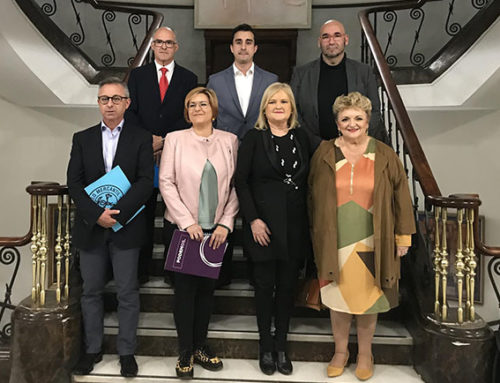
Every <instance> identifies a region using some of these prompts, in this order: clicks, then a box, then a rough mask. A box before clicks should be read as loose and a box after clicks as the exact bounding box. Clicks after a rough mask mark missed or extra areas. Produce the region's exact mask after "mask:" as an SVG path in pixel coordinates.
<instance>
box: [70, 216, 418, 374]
mask: <svg viewBox="0 0 500 383" xmlns="http://www.w3.org/2000/svg"><path fill="white" fill-rule="evenodd" d="M156 226H157V232H156V233H155V237H156V240H155V242H157V244H156V245H155V250H154V254H153V258H154V259H153V267H152V277H151V280H150V281H149V282H148V283H146V284H144V285H143V286H141V289H140V294H141V314H140V319H139V328H138V332H137V334H138V348H137V361H138V363H139V376H138V377H136V378H135V379H134V380H133V381H134V382H137V383H142V382H148V383H150V382H176V381H179V380H178V379H177V378H176V376H175V370H174V367H175V362H176V359H177V334H176V330H175V324H174V319H173V314H172V307H173V294H174V291H173V288H172V286H170V285H169V284H168V283H165V282H164V280H163V276H162V262H163V260H162V257H163V249H164V248H163V245H161V244H160V241H161V226H162V219H161V218H158V219H157V221H156ZM235 237H236V239H235V251H234V256H233V281H232V283H231V284H230V285H229V286H226V287H223V288H220V289H217V290H216V291H215V308H214V314H213V316H212V319H211V322H210V327H209V332H208V341H209V343H210V345H211V346H212V348H213V349H214V350H215V351H216V352H217V354H218V355H219V356H220V357H221V359H222V360H223V362H224V368H223V370H222V371H219V372H215V373H214V372H210V371H205V370H203V369H202V368H201V367H200V366H195V374H194V379H193V382H205V383H209V382H252V383H253V382H255V383H259V382H310V383H313V382H326V381H330V380H329V379H328V378H327V376H326V363H327V362H328V361H329V360H330V358H331V356H332V353H333V338H332V335H331V327H330V319H329V316H328V312H326V311H322V312H316V311H314V310H311V309H308V308H302V307H297V308H296V309H295V312H294V317H293V319H292V322H291V326H290V333H289V338H288V339H289V350H288V353H289V355H290V357H291V359H292V360H293V361H294V373H293V374H292V375H291V376H284V375H281V374H279V373H275V374H274V375H272V376H266V375H264V374H262V373H261V372H260V370H259V367H258V362H257V356H258V331H257V323H256V319H255V307H254V301H253V297H254V290H253V287H252V286H251V285H250V284H249V283H248V281H247V279H246V260H245V258H244V257H243V252H242V248H241V221H240V220H238V222H237V225H236V232H235ZM116 304H117V302H116V294H115V288H114V283H113V281H111V282H110V283H109V284H108V286H107V288H106V293H105V307H106V312H107V314H106V318H105V341H104V352H105V354H106V355H105V357H104V360H103V362H101V363H99V364H98V365H96V367H95V369H94V371H93V372H92V374H90V375H87V376H73V378H72V379H73V381H74V382H89V383H100V382H106V383H108V382H128V381H131V380H130V379H125V378H122V377H121V376H120V373H119V364H118V357H117V355H116V349H115V340H116V335H117V333H118V321H117V318H116V311H115V310H116ZM400 317H401V312H400V311H398V310H396V311H394V312H392V313H389V314H385V315H382V316H381V318H380V320H379V323H378V326H377V331H376V334H375V338H374V341H373V351H374V356H375V362H376V364H377V367H376V368H377V373H376V375H375V377H374V378H373V379H372V380H371V381H373V382H387V383H390V382H393V381H394V382H396V381H397V382H405V383H406V382H408V383H413V382H422V380H420V378H419V377H418V375H417V374H416V373H415V371H414V370H413V367H412V364H413V358H412V347H413V342H414V341H413V338H412V337H411V335H410V333H409V332H408V330H407V329H406V328H405V326H404V325H403V324H402V321H401V319H400ZM352 330H353V332H352V334H351V338H350V344H349V348H350V351H351V355H352V357H351V360H350V362H351V364H352V365H351V367H349V368H348V369H347V370H346V372H345V373H344V375H342V377H339V378H336V379H335V382H339V383H343V382H355V381H357V379H356V378H355V376H354V369H355V355H356V349H357V346H356V337H355V332H354V329H352Z"/></svg>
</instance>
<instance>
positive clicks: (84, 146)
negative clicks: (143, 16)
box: [67, 78, 153, 377]
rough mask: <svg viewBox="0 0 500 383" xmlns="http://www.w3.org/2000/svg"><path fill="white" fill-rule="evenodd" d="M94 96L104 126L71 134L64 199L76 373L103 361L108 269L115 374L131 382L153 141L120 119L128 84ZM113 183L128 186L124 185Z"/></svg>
mask: <svg viewBox="0 0 500 383" xmlns="http://www.w3.org/2000/svg"><path fill="white" fill-rule="evenodd" d="M98 94H99V95H98V97H97V101H98V104H99V110H100V112H101V114H102V121H101V123H99V124H97V125H95V126H93V127H91V128H88V129H86V130H83V131H81V132H78V133H75V135H74V136H73V146H72V149H71V157H70V160H69V164H68V172H67V184H68V189H69V194H70V196H71V198H72V199H73V201H74V203H75V206H76V216H75V223H74V227H73V233H72V234H73V244H74V245H75V246H76V247H77V248H78V249H79V253H80V269H81V274H82V279H83V292H82V297H81V308H82V316H83V327H84V344H85V352H84V354H82V356H81V358H80V360H79V362H78V363H77V365H76V366H75V368H74V370H73V373H75V374H77V375H86V374H88V373H90V371H92V369H93V367H94V364H95V363H98V362H99V361H101V359H102V343H103V329H104V325H103V320H104V307H103V299H102V292H103V290H104V285H105V284H106V282H107V275H108V273H107V265H108V264H111V265H112V267H113V275H114V279H115V283H116V288H117V296H118V321H119V333H118V336H117V344H116V348H117V351H118V354H119V355H120V364H121V371H120V372H121V375H122V376H126V377H131V376H136V375H137V372H138V367H137V363H136V361H135V358H134V353H135V349H136V330H137V323H138V319H139V286H138V281H137V267H138V259H139V251H140V248H141V246H142V245H143V243H144V241H145V238H146V222H145V216H144V212H142V211H139V212H138V210H140V209H141V207H142V206H143V205H144V203H145V202H146V201H147V200H148V198H149V196H150V195H151V192H152V189H153V150H152V139H151V134H150V133H148V132H146V131H145V130H142V129H140V128H137V127H135V126H133V125H132V124H130V123H127V122H126V121H125V120H124V114H125V110H126V109H127V108H128V106H129V105H130V99H129V93H128V89H127V86H126V84H124V83H123V82H121V81H120V80H119V79H116V78H111V79H107V80H104V81H103V82H101V84H100V85H99V93H98ZM112 169H113V171H112V172H111V170H112ZM96 181H97V182H96ZM118 181H125V182H124V183H125V184H126V186H123V183H121V182H118ZM127 187H129V188H128V189H127ZM137 212H138V213H137ZM136 213H137V215H136Z"/></svg>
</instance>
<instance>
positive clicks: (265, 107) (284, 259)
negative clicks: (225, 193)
mask: <svg viewBox="0 0 500 383" xmlns="http://www.w3.org/2000/svg"><path fill="white" fill-rule="evenodd" d="M296 126H297V108H296V106H295V100H294V97H293V93H292V90H291V88H290V86H289V85H287V84H283V83H279V82H275V83H273V84H271V85H269V87H267V89H266V90H265V92H264V94H263V96H262V101H261V104H260V111H259V118H258V120H257V123H256V125H255V129H252V130H250V131H248V133H247V134H246V135H245V137H244V138H243V141H242V143H241V146H240V151H239V154H238V165H237V167H236V174H235V183H236V191H237V193H238V198H239V201H240V209H241V212H242V213H243V218H244V227H243V246H244V247H245V250H246V252H247V254H249V256H250V259H251V261H252V263H253V270H254V281H255V305H256V313H257V325H258V328H259V337H260V340H259V348H260V354H259V367H260V369H261V371H262V372H263V373H264V374H266V375H271V374H273V373H274V372H275V371H276V369H277V370H278V371H279V372H280V373H282V374H285V375H289V374H291V373H292V370H293V366H292V362H291V361H290V359H289V358H288V356H287V353H286V346H287V334H288V327H289V323H290V317H291V314H292V310H293V304H294V298H295V288H296V285H297V279H298V270H299V268H300V266H301V265H302V263H303V260H304V258H305V256H306V254H307V253H308V252H309V253H310V250H309V249H310V238H309V228H308V221H307V208H306V197H307V192H306V187H307V175H308V173H309V158H310V149H309V147H310V146H309V140H308V137H307V133H306V132H305V131H304V130H301V129H295V128H296ZM273 317H274V318H273ZM273 319H274V327H275V331H274V336H273V333H272V331H271V329H272V327H273V326H272V322H273Z"/></svg>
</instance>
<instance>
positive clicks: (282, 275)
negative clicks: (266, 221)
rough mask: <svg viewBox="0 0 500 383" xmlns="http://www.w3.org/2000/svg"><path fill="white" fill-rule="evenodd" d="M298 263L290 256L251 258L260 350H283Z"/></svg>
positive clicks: (284, 348)
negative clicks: (281, 258) (267, 258)
mask: <svg viewBox="0 0 500 383" xmlns="http://www.w3.org/2000/svg"><path fill="white" fill-rule="evenodd" d="M299 266H300V263H299V261H297V260H294V259H290V260H286V261H285V260H271V261H264V262H253V267H254V279H255V306H256V312H257V326H258V328H259V336H260V352H269V351H286V338H287V335H288V328H289V326H290V317H291V316H292V312H293V307H294V301H295V290H296V287H297V279H298V273H299ZM273 316H274V327H275V332H274V338H273V335H272V333H271V327H272V319H273Z"/></svg>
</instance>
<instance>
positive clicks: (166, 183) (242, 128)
mask: <svg viewBox="0 0 500 383" xmlns="http://www.w3.org/2000/svg"><path fill="white" fill-rule="evenodd" d="M348 42H349V38H348V35H347V34H346V33H345V30H344V26H343V25H342V24H341V23H340V22H338V21H336V20H329V21H327V22H325V23H324V24H323V25H322V27H321V30H320V35H319V38H318V47H319V48H320V50H321V54H320V57H319V59H317V60H314V61H313V62H311V63H308V64H306V65H304V66H302V67H298V68H296V69H295V71H294V73H293V76H292V80H291V83H290V85H288V84H285V83H280V82H278V77H277V76H276V75H275V74H272V73H270V72H267V71H265V70H263V69H261V68H259V67H258V66H256V65H255V63H254V62H253V57H254V54H255V53H256V52H257V48H258V46H257V43H256V40H255V34H254V31H253V30H252V28H251V27H250V26H249V25H247V24H242V25H239V26H237V27H236V28H234V30H233V33H232V40H231V43H230V49H231V52H232V54H233V56H234V63H233V65H232V66H230V67H229V68H227V69H226V70H223V71H221V72H219V73H216V74H213V75H211V76H210V78H209V81H208V84H207V86H206V87H197V78H196V76H195V75H194V74H193V73H192V72H190V71H189V70H187V69H185V68H183V67H181V66H180V65H178V64H177V63H176V62H175V61H174V55H175V53H176V51H177V50H178V49H179V45H178V42H177V39H176V35H175V33H174V31H172V30H171V29H170V28H167V27H162V28H160V29H158V30H157V31H156V33H155V35H154V38H153V42H152V43H151V49H152V50H153V52H154V57H155V61H154V63H151V64H148V65H145V66H143V67H140V68H137V69H134V70H133V71H132V72H131V74H130V77H129V80H128V86H127V84H125V83H123V82H121V81H120V80H118V79H109V80H105V81H103V82H102V83H101V84H100V86H99V94H98V104H99V108H100V111H101V114H102V121H101V122H100V123H99V124H98V125H96V126H94V127H91V128H89V129H87V130H84V131H82V132H78V133H76V134H75V135H74V137H73V146H72V150H71V157H70V161H69V165H68V173H67V177H68V179H67V180H68V181H67V183H68V188H69V192H70V195H71V197H72V199H73V201H74V203H75V205H76V212H77V213H76V218H75V225H74V229H73V243H74V245H75V246H76V247H77V248H78V249H79V253H80V268H81V273H82V279H83V292H82V298H81V308H82V316H83V327H84V346H85V349H84V353H82V356H81V358H80V360H79V362H78V363H77V365H76V366H75V368H74V373H75V374H88V373H90V371H92V369H93V367H94V364H95V363H98V362H99V361H100V360H101V359H102V341H103V315H104V314H103V302H102V292H103V289H104V286H105V284H106V282H107V270H106V268H107V264H108V263H110V264H111V266H112V269H113V275H114V278H115V281H116V288H117V297H118V319H119V333H118V336H117V351H118V354H119V355H120V364H121V374H122V375H123V376H126V377H132V376H136V375H137V373H138V366H137V363H136V361H135V358H134V353H135V348H136V329H137V323H138V316H139V284H140V283H144V282H146V281H147V280H148V269H149V267H150V262H151V252H152V242H153V228H154V226H153V221H154V211H155V207H156V201H157V195H158V193H161V196H162V199H163V201H164V202H165V215H164V229H163V233H164V241H165V244H166V247H168V244H169V242H170V239H171V238H172V235H173V233H174V231H175V229H180V230H184V231H186V232H187V233H189V236H190V238H191V239H192V240H198V241H201V240H202V239H203V238H204V237H205V236H210V241H209V245H210V246H212V247H213V248H218V247H219V246H221V245H222V244H223V243H225V242H226V241H228V242H229V243H231V233H232V232H233V229H234V220H235V217H236V215H237V214H238V211H240V215H241V216H242V218H243V247H244V254H245V255H246V256H247V257H248V258H249V259H250V263H251V266H252V270H253V283H254V288H255V304H256V317H257V325H258V330H259V337H260V341H259V367H260V369H261V370H262V372H263V373H265V374H267V375H271V374H273V373H274V372H275V371H276V370H278V371H279V372H280V373H282V374H285V375H289V374H291V373H292V371H293V365H292V362H291V360H290V358H289V357H288V354H287V334H288V330H289V323H290V318H291V315H292V311H293V306H294V300H295V290H296V287H297V281H298V276H299V271H300V269H301V268H302V267H303V266H304V260H305V259H306V258H308V257H309V256H310V255H311V253H313V254H314V261H315V265H316V269H317V278H318V280H319V285H320V291H321V300H322V303H323V304H324V305H326V306H327V307H328V308H329V309H330V314H331V322H332V331H333V334H334V340H335V352H334V355H333V357H332V360H331V361H330V363H329V364H328V366H327V374H328V376H330V377H335V376H339V375H341V374H342V372H343V371H344V367H345V365H346V364H347V363H348V360H349V352H348V348H347V346H348V339H349V329H350V327H351V321H352V318H353V316H354V317H355V319H356V326H357V333H358V355H357V367H356V376H357V377H358V378H359V379H360V380H366V379H369V378H370V377H371V376H372V374H373V356H372V350H371V342H372V338H373V335H374V332H375V326H376V320H377V313H380V312H385V311H388V310H390V309H391V308H392V307H394V306H396V305H397V303H398V281H399V277H400V274H399V257H401V256H403V255H405V254H406V252H407V251H408V248H409V246H410V245H411V234H412V233H413V232H414V231H415V228H414V221H413V213H412V205H411V199H410V194H409V190H408V183H407V178H406V174H405V172H404V170H403V167H402V165H401V163H400V161H399V159H398V157H397V155H396V154H395V153H394V151H393V150H392V149H391V148H390V147H389V146H387V145H386V144H384V143H383V141H386V140H387V138H386V134H385V129H384V127H383V124H382V122H381V118H380V110H379V100H378V95H377V85H376V81H375V77H374V75H373V73H372V71H371V69H370V68H369V67H368V66H367V65H365V64H362V63H359V62H357V61H354V60H351V59H348V58H347V57H346V54H345V51H344V48H345V46H346V45H347V44H348ZM161 148H162V149H163V150H162V152H161V153H162V154H161V158H154V155H153V153H154V150H155V151H156V150H157V149H161ZM116 166H120V168H121V169H122V171H123V172H124V174H125V175H126V177H127V178H128V180H129V181H130V184H131V187H130V189H129V190H128V192H126V193H125V194H124V195H123V197H122V198H121V199H119V200H118V201H117V202H115V203H114V204H113V205H112V206H109V207H108V206H99V205H97V204H96V203H94V202H93V201H92V200H91V199H90V197H89V196H88V195H87V194H86V192H85V187H86V186H87V185H89V184H90V183H92V182H94V181H95V180H97V179H99V178H100V177H102V176H103V175H104V174H106V173H107V172H109V171H110V170H111V169H112V168H114V167H116ZM155 167H156V168H157V169H156V171H155V169H154V168H155ZM155 173H156V174H157V180H156V181H155V180H154V178H155ZM142 205H145V209H144V211H142V212H141V213H139V214H138V215H137V216H135V217H134V214H135V213H136V211H137V210H138V209H139V208H140V207H141V206H142ZM131 218H133V219H131ZM116 223H120V224H121V225H122V226H123V228H122V229H120V230H118V231H114V230H113V229H112V227H113V226H114V225H115V224H116ZM311 258H312V257H311ZM230 263H231V246H228V248H227V250H226V254H225V256H224V261H223V266H222V271H221V277H220V279H224V278H230V271H229V272H227V270H230ZM224 270H226V272H225V271H224ZM171 278H172V282H173V286H174V291H175V303H174V319H175V324H176V328H177V335H178V347H179V349H178V352H179V358H178V360H177V364H176V366H175V369H176V373H177V376H179V377H180V378H190V377H192V376H193V370H194V364H195V363H196V364H199V365H201V366H202V367H203V368H206V369H209V370H213V371H216V370H219V369H221V368H222V367H223V364H222V361H221V360H220V359H219V358H218V357H217V355H216V353H215V352H214V351H213V350H212V349H211V348H210V347H209V345H208V344H207V332H208V325H209V321H210V316H211V313H212V306H213V295H214V290H215V288H216V286H217V284H218V283H219V284H220V282H221V281H217V280H214V279H210V278H206V277H201V276H194V275H188V274H183V273H179V272H174V273H173V274H172V276H171ZM226 282H227V280H225V281H224V282H223V283H226Z"/></svg>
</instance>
